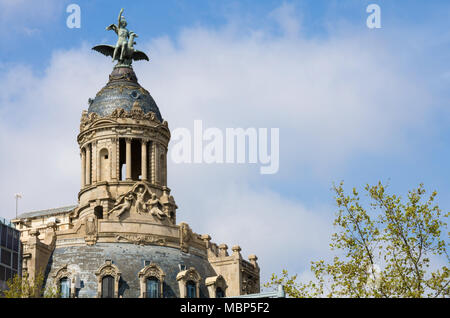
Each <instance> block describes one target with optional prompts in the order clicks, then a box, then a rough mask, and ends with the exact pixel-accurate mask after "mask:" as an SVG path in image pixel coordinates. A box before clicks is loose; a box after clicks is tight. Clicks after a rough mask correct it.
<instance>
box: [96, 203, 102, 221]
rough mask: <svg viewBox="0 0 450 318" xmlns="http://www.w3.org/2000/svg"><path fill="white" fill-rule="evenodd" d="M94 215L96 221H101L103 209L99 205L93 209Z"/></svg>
mask: <svg viewBox="0 0 450 318" xmlns="http://www.w3.org/2000/svg"><path fill="white" fill-rule="evenodd" d="M94 215H95V217H96V218H97V219H103V207H102V206H101V205H98V206H96V207H95V208H94Z"/></svg>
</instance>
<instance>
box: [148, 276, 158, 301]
mask: <svg viewBox="0 0 450 318" xmlns="http://www.w3.org/2000/svg"><path fill="white" fill-rule="evenodd" d="M145 298H159V280H158V279H157V278H156V277H150V278H147V282H146V292H145Z"/></svg>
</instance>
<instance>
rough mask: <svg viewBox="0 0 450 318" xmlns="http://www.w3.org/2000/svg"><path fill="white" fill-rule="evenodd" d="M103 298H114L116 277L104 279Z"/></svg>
mask: <svg viewBox="0 0 450 318" xmlns="http://www.w3.org/2000/svg"><path fill="white" fill-rule="evenodd" d="M102 298H114V277H112V276H109V275H108V276H105V277H103V279H102Z"/></svg>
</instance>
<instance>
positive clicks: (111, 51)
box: [92, 44, 114, 57]
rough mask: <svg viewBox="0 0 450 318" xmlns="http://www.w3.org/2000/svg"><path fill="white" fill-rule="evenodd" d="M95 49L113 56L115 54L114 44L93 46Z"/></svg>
mask: <svg viewBox="0 0 450 318" xmlns="http://www.w3.org/2000/svg"><path fill="white" fill-rule="evenodd" d="M92 49H93V50H94V51H97V52H100V53H102V54H103V55H106V56H111V57H112V56H113V54H114V46H111V45H106V44H104V45H97V46H94V47H93V48H92Z"/></svg>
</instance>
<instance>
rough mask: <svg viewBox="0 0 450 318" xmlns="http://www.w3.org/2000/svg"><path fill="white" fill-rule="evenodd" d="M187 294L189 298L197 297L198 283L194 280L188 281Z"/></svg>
mask: <svg viewBox="0 0 450 318" xmlns="http://www.w3.org/2000/svg"><path fill="white" fill-rule="evenodd" d="M186 296H187V298H197V285H196V284H195V282H194V281H192V280H189V281H187V283H186Z"/></svg>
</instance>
